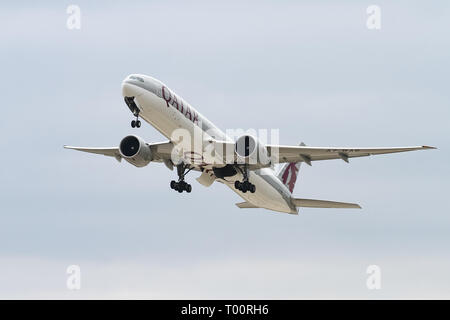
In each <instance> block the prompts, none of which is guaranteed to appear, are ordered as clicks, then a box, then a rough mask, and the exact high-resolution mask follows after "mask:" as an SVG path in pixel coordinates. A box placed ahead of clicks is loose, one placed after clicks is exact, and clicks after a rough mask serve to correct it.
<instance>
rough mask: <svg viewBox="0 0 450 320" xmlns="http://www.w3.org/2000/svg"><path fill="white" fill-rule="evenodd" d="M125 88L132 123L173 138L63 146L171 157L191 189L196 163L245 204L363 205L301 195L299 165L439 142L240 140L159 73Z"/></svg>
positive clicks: (182, 187)
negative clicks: (297, 193) (373, 144)
mask: <svg viewBox="0 0 450 320" xmlns="http://www.w3.org/2000/svg"><path fill="white" fill-rule="evenodd" d="M122 95H123V98H124V101H125V104H126V105H127V106H128V108H129V109H130V111H131V113H132V114H133V116H134V117H135V119H133V120H132V121H131V127H133V128H139V127H141V121H140V120H139V118H142V119H144V120H145V121H146V122H148V123H149V124H150V125H152V126H153V127H154V128H156V129H157V130H158V131H159V132H160V133H161V134H162V135H164V136H165V137H166V138H167V139H169V140H168V141H164V142H158V143H147V142H145V141H144V139H142V138H141V137H139V136H137V135H128V136H126V137H125V138H123V139H122V140H121V142H120V143H119V146H118V147H111V148H86V147H73V146H64V148H67V149H74V150H78V151H83V152H89V153H94V154H101V155H105V156H109V157H114V158H115V159H116V160H117V161H119V162H120V161H121V160H122V159H125V160H126V161H127V162H129V163H131V164H132V165H134V166H136V167H145V166H146V165H148V164H149V163H150V162H160V163H164V164H165V165H166V166H167V167H168V168H169V169H170V170H173V169H174V168H176V171H177V176H178V179H177V180H172V181H171V182H170V187H171V189H173V190H175V191H178V192H179V193H182V192H183V191H186V192H187V193H190V192H191V191H192V186H191V185H190V184H189V183H187V182H186V181H185V177H186V175H187V174H188V173H189V172H190V171H191V170H194V171H198V172H201V174H200V176H199V177H198V178H197V181H198V182H199V183H200V184H202V185H204V186H206V187H209V186H211V185H212V184H213V183H214V182H215V181H217V182H220V183H223V184H225V185H226V186H228V187H229V188H231V189H232V190H233V191H235V192H236V193H237V194H238V195H239V196H240V197H241V198H242V199H243V200H244V201H243V202H239V203H236V205H237V207H239V208H265V209H268V210H272V211H276V212H284V213H289V214H298V211H299V208H349V209H350V208H359V209H360V208H361V206H360V205H358V204H356V203H346V202H336V201H328V200H316V199H302V198H295V197H294V196H293V190H294V186H295V182H296V180H297V177H298V174H299V169H300V164H301V163H302V162H304V163H306V164H307V165H309V166H311V165H312V163H313V162H315V161H321V160H331V159H341V160H343V161H345V162H347V163H348V162H349V159H350V158H355V157H365V156H370V155H379V154H388V153H396V152H406V151H414V150H424V149H436V148H434V147H430V146H412V147H389V148H379V147H377V148H359V147H358V148H342V147H310V146H306V145H305V144H304V143H301V144H300V145H298V146H285V145H270V144H267V143H263V142H262V141H260V139H258V138H256V137H255V136H254V135H250V134H246V133H244V134H243V135H241V136H240V137H238V138H237V139H236V140H235V139H233V138H231V137H229V136H228V135H226V134H225V133H224V132H223V131H221V130H220V129H219V128H217V127H216V126H215V125H214V124H213V123H212V122H210V121H209V120H208V119H207V118H206V117H205V116H203V115H202V114H200V113H199V112H198V111H197V110H196V109H194V108H193V107H192V106H191V105H190V104H188V103H187V102H186V101H185V100H183V99H182V98H181V97H180V96H179V95H177V94H176V93H175V92H174V91H172V90H171V89H169V88H168V87H167V86H166V85H165V84H164V83H162V82H161V81H159V80H157V79H155V78H153V77H150V76H146V75H142V74H131V75H129V76H128V77H126V78H125V79H124V80H123V82H122ZM180 132H181V134H180ZM186 136H187V137H188V138H187V139H185V137H186ZM192 137H197V138H194V139H192ZM198 137H200V138H198ZM193 141H194V143H193ZM180 145H181V147H180ZM276 164H280V165H281V169H280V170H278V171H276V170H275V168H274V165H276Z"/></svg>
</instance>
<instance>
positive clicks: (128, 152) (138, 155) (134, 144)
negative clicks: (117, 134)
mask: <svg viewBox="0 0 450 320" xmlns="http://www.w3.org/2000/svg"><path fill="white" fill-rule="evenodd" d="M119 151H120V155H121V156H122V158H124V159H125V160H126V161H128V162H129V163H131V164H132V165H134V166H136V167H145V166H146V165H148V164H149V163H150V161H152V151H151V150H150V147H149V146H148V145H147V144H146V143H145V141H144V140H143V139H142V138H140V137H138V136H133V135H130V136H126V137H125V138H123V139H122V141H121V142H120V145H119Z"/></svg>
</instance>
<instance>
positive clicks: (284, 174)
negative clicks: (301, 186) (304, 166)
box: [278, 142, 305, 193]
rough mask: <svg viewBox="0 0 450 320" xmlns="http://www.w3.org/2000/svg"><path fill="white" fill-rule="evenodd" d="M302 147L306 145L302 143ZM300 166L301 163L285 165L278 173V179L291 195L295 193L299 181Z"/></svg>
mask: <svg viewBox="0 0 450 320" xmlns="http://www.w3.org/2000/svg"><path fill="white" fill-rule="evenodd" d="M300 145H301V146H304V145H305V144H304V143H303V142H302V143H300ZM300 164H301V162H290V163H285V164H284V165H283V167H281V170H280V171H279V172H278V179H280V180H281V182H283V184H284V185H285V186H286V187H287V188H288V189H289V191H290V192H291V193H292V192H293V191H294V187H295V182H296V181H297V177H298V172H299V170H300Z"/></svg>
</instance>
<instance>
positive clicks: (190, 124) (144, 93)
mask: <svg viewBox="0 0 450 320" xmlns="http://www.w3.org/2000/svg"><path fill="white" fill-rule="evenodd" d="M122 94H123V96H124V97H134V101H135V102H136V105H137V107H138V108H139V110H140V111H139V117H141V118H142V119H144V120H145V121H147V122H148V123H149V124H151V125H152V126H153V127H155V128H156V129H157V130H158V131H159V132H161V134H163V135H164V136H165V137H166V138H168V139H169V140H171V141H173V134H174V132H175V131H176V130H177V129H183V130H186V131H188V132H189V134H190V135H191V136H192V137H194V136H202V137H204V138H203V139H208V138H210V139H212V138H214V139H216V140H222V141H233V140H232V139H231V138H230V137H228V136H227V135H226V134H225V133H224V132H222V131H221V130H220V129H219V128H217V127H216V126H215V125H213V124H212V123H211V122H210V121H209V120H208V119H207V118H205V117H204V116H203V115H201V114H200V113H199V112H198V111H197V110H195V109H194V108H193V107H192V106H190V105H189V104H188V103H187V102H186V101H184V100H183V99H182V98H181V97H180V96H178V95H176V94H175V93H174V92H173V91H172V90H170V89H169V88H168V87H167V86H165V85H164V84H163V83H162V82H160V81H159V80H156V79H154V78H152V77H149V76H145V75H140V74H133V75H130V76H129V77H127V78H126V79H125V80H124V81H123V83H122ZM188 151H189V150H188ZM192 152H194V150H192ZM202 169H203V170H211V169H212V168H208V167H204V168H202ZM241 179H242V175H241V174H240V173H238V174H236V175H235V176H232V177H226V178H223V179H217V181H219V182H222V183H224V184H226V185H227V186H228V187H230V188H231V189H232V190H233V191H235V192H236V193H237V194H238V195H239V196H240V197H242V198H243V199H244V200H246V201H247V202H250V203H251V204H253V205H255V206H257V207H262V208H266V209H270V210H274V211H281V212H288V213H297V208H296V207H295V205H293V204H292V202H291V193H290V191H289V189H288V188H287V187H286V186H285V185H284V184H283V183H282V182H281V181H280V180H279V179H278V178H277V177H276V175H275V172H274V170H273V169H272V168H263V169H259V170H255V171H250V172H249V181H251V183H253V184H254V185H255V186H256V192H255V193H250V192H247V193H242V192H241V191H238V190H236V189H235V188H234V181H236V180H241Z"/></svg>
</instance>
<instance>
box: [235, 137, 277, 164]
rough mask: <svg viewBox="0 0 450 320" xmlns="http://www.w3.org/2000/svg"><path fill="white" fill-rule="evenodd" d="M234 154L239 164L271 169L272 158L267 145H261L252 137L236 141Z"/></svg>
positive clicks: (240, 138)
mask: <svg viewBox="0 0 450 320" xmlns="http://www.w3.org/2000/svg"><path fill="white" fill-rule="evenodd" d="M234 152H235V153H236V155H237V158H238V159H237V160H238V163H246V164H252V165H257V166H258V167H269V166H270V164H271V162H270V157H269V154H268V152H267V148H266V146H265V145H263V144H262V143H260V142H259V141H258V140H257V139H256V138H255V137H253V136H251V135H243V136H241V137H239V138H238V139H237V140H236V143H235V146H234Z"/></svg>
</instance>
